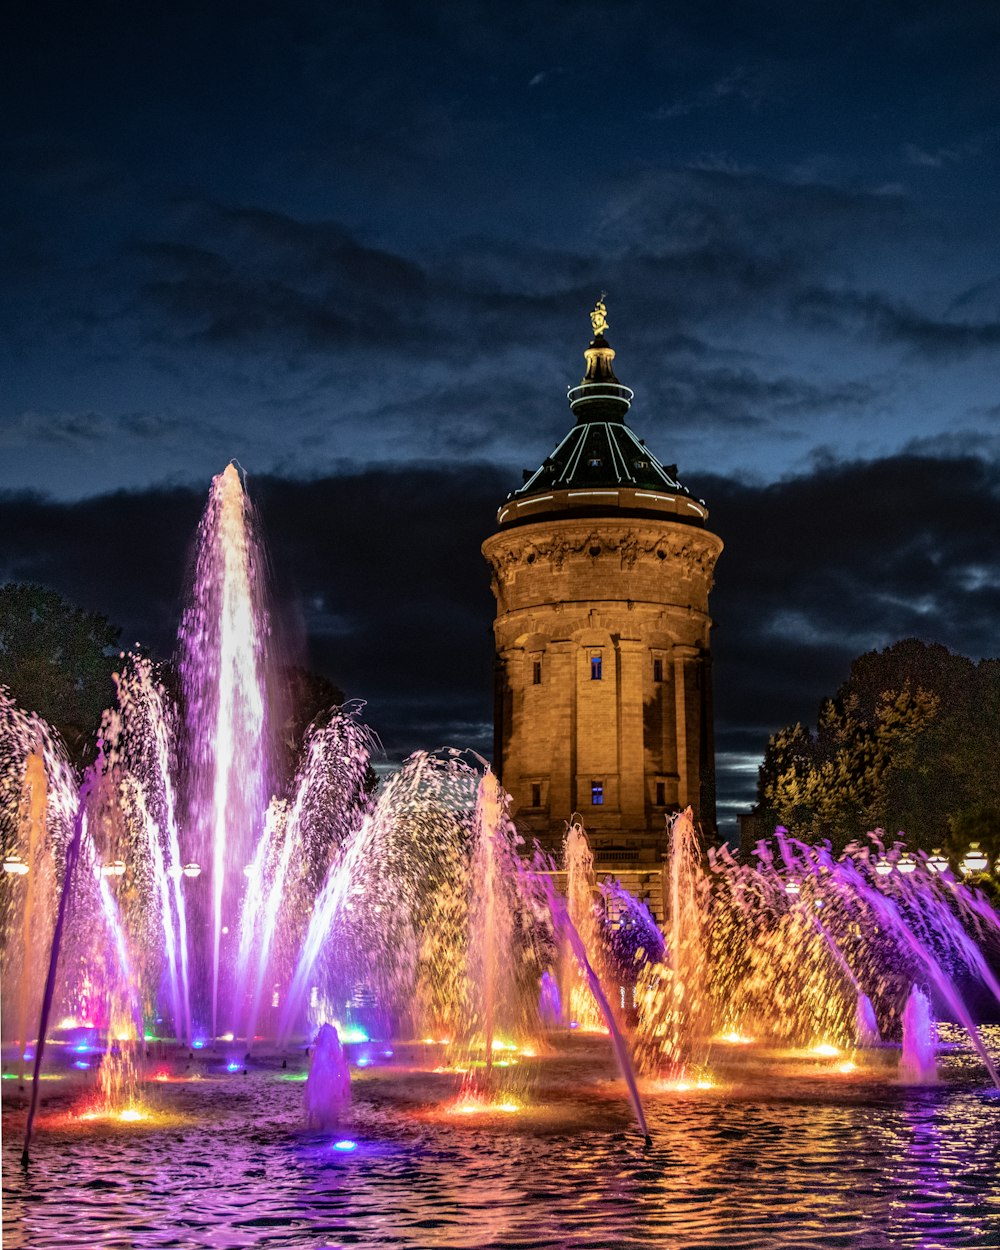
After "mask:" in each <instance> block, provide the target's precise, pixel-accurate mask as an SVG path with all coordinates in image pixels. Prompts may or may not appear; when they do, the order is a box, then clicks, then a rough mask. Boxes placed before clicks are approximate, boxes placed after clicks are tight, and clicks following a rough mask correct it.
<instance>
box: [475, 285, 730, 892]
mask: <svg viewBox="0 0 1000 1250" xmlns="http://www.w3.org/2000/svg"><path fill="white" fill-rule="evenodd" d="M591 321H592V323H593V332H594V337H593V339H592V340H591V343H590V346H589V347H588V348H587V350H586V351H585V352H584V357H585V359H586V361H587V372H586V374H585V376H584V378H583V380H582V382H581V383H580V384H579V386H574V387H571V388H570V390H569V405H570V408H571V409H572V410H573V415H574V417H575V418H576V422H575V424H574V425H573V427H572V428H571V429H570V431H569V433H568V434H567V435H566V437H565V438H564V439H563V440H562V442H560V443H559V445H558V446H557V447H556V449H555V450H554V451H553V452H552V453H551V454H550V455H549V456H548V457H546V459H545V461H544V462H543V463H542V465H541V467H540V468H538V469H537V470H536V471H535V472H534V473H528V472H526V473H525V482H524V485H523V486H522V487H521V488H520V490H516V491H514V492H513V493H512V494H511V495H509V496H508V498H507V501H506V502H505V503H504V504H503V505H502V506H501V508H500V509H499V511H498V513H497V530H496V532H495V533H494V534H492V535H491V536H490V537H489V538H488V539H487V540H486V542H485V543H484V544H483V555H484V556H485V557H486V559H487V561H488V562H489V564H490V568H491V569H492V572H493V582H492V586H493V593H494V595H495V596H496V601H497V616H496V622H495V625H494V631H495V634H496V657H497V658H496V704H495V741H494V767H495V769H496V771H497V773H498V774H499V776H500V779H501V781H502V782H503V785H504V787H505V788H506V789H507V790H508V791H509V792H510V794H511V796H512V799H513V804H512V809H513V815H514V816H515V818H516V819H517V821H518V823H519V824H521V825H522V826H526V827H527V828H528V829H529V830H530V831H531V832H532V833H533V834H534V835H535V836H536V837H538V839H539V841H541V842H542V843H543V845H547V846H549V847H551V848H552V849H556V848H558V846H559V845H561V841H562V837H563V833H564V831H565V827H566V821H567V820H568V819H569V818H570V816H571V815H572V813H574V812H578V813H579V814H580V816H581V817H582V819H583V824H584V826H585V827H586V829H587V831H588V834H589V836H590V841H591V845H592V847H593V849H594V854H595V864H596V866H597V867H598V868H599V869H601V870H602V874H607V873H608V872H614V873H615V875H622V873H627V874H629V875H631V874H632V873H635V872H642V871H645V872H647V873H649V874H650V882H651V881H652V874H658V872H659V868H660V864H661V859H662V855H663V852H664V851H665V849H666V847H665V841H666V839H665V817H666V816H667V815H668V813H670V812H672V811H676V810H677V809H678V808H682V807H686V806H687V805H688V804H690V805H691V806H692V807H693V808H694V810H695V814H696V816H697V817H698V819H700V821H701V822H702V824H703V826H704V827H705V828H706V830H708V831H711V832H714V830H715V785H714V747H713V738H712V682H711V655H710V651H709V631H710V629H711V625H712V621H711V619H710V618H709V615H708V595H709V591H710V590H711V588H712V574H713V569H714V567H715V562H716V560H717V559H718V556H719V553H720V552H721V550H722V542H721V540H720V539H719V538H718V537H716V535H715V534H713V533H712V532H711V530H709V529H708V528H707V524H706V523H707V521H708V509H707V508H706V507H705V504H704V502H703V501H702V500H699V499H694V498H693V497H692V496H691V493H690V492H689V491H688V490H687V488H686V487H684V486H682V485H681V484H680V482H678V481H677V480H676V473H677V470H676V467H675V466H673V465H671V466H668V467H664V466H663V465H662V464H660V462H659V461H658V460H657V458H656V457H655V456H654V455H653V453H652V452H651V451H650V450H649V448H648V447H646V445H645V442H644V441H643V440H642V439H639V438H637V437H636V435H635V434H634V433H633V432H632V430H631V428H630V427H629V425H628V424H626V420H627V418H628V415H629V408H630V406H631V403H632V399H633V392H632V391H631V390H630V389H629V388H628V387H627V386H623V385H622V384H621V383H620V382H619V381H618V379H617V377H615V373H614V369H613V367H612V363H613V361H614V358H615V353H614V351H613V350H612V348H611V347H610V345H609V344H608V341H607V339H606V338H605V337H604V332H605V330H607V329H608V323H607V310H606V308H605V306H604V304H603V297H602V302H599V303H598V305H597V308H596V309H595V310H594V312H593V313H592V314H591ZM640 892H641V891H640ZM646 892H647V893H648V891H646Z"/></svg>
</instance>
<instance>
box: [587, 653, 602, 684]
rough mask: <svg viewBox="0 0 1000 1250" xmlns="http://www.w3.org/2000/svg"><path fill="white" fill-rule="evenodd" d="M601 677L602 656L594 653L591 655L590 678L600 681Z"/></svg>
mask: <svg viewBox="0 0 1000 1250" xmlns="http://www.w3.org/2000/svg"><path fill="white" fill-rule="evenodd" d="M601 677H602V673H601V657H600V655H592V656H591V657H590V680H591V681H600V680H601Z"/></svg>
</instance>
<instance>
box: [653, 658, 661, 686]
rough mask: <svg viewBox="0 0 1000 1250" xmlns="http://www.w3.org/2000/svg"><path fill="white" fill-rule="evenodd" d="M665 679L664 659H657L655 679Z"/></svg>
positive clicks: (654, 671)
mask: <svg viewBox="0 0 1000 1250" xmlns="http://www.w3.org/2000/svg"><path fill="white" fill-rule="evenodd" d="M662 680H663V661H662V660H660V659H655V660H654V661H653V681H662Z"/></svg>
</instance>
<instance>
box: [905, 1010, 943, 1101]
mask: <svg viewBox="0 0 1000 1250" xmlns="http://www.w3.org/2000/svg"><path fill="white" fill-rule="evenodd" d="M935 1049H936V1045H935V1036H934V1021H933V1020H932V1019H931V1004H930V1001H929V999H928V997H927V995H926V994H925V993H924V992H923V990H921V989H918V988H917V987H916V986H914V987H913V989H912V990H910V996H909V998H907V1000H906V1006H905V1007H904V1008H903V1051H902V1054H901V1055H900V1059H899V1079H900V1080H901V1081H905V1082H906V1083H907V1084H908V1085H932V1084H933V1083H934V1082H935V1081H936V1080H937V1079H938V1075H937V1061H936V1058H935Z"/></svg>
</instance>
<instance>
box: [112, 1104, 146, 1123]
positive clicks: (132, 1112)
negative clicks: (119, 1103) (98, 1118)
mask: <svg viewBox="0 0 1000 1250" xmlns="http://www.w3.org/2000/svg"><path fill="white" fill-rule="evenodd" d="M145 1118H146V1116H145V1113H144V1112H142V1111H140V1110H139V1108H138V1107H126V1108H125V1110H124V1111H119V1113H118V1119H119V1120H126V1121H127V1122H128V1123H134V1122H135V1121H136V1120H145Z"/></svg>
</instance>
